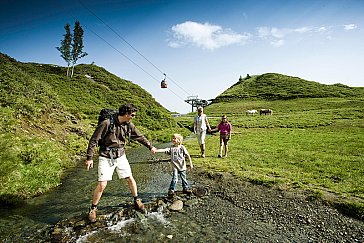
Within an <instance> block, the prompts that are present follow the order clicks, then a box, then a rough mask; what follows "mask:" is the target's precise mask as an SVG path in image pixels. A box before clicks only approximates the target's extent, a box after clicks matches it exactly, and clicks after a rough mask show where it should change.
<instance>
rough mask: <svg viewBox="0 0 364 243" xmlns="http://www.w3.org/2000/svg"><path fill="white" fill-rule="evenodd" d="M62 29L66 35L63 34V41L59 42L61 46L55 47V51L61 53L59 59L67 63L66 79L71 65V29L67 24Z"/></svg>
mask: <svg viewBox="0 0 364 243" xmlns="http://www.w3.org/2000/svg"><path fill="white" fill-rule="evenodd" d="M64 29H65V30H66V34H64V35H63V36H64V39H63V40H62V41H61V46H60V47H56V48H57V50H58V51H59V52H60V53H61V57H62V58H63V59H64V60H65V61H66V63H67V78H68V76H69V69H70V64H71V42H72V34H71V27H70V25H69V24H68V23H67V24H66V25H65V26H64Z"/></svg>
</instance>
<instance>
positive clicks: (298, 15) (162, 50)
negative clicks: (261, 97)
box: [0, 0, 364, 113]
mask: <svg viewBox="0 0 364 243" xmlns="http://www.w3.org/2000/svg"><path fill="white" fill-rule="evenodd" d="M363 13H364V0H324V1H320V0H305V1H301V0H299V1H295V0H266V1H263V0H261V1H259V0H254V1H244V0H240V1H238V0H236V1H233V0H224V1H221V0H210V1H207V0H178V1H177V0H171V1H167V0H150V1H137V0H134V1H130V0H104V1H101V0H87V1H86V0H72V1H71V0H62V1H59V0H47V1H39V0H33V1H17V0H5V1H4V0H2V1H1V8H0V18H1V21H0V52H2V53H5V54H7V55H9V56H11V57H13V58H15V59H17V60H18V61H21V62H38V63H48V64H57V65H62V66H65V65H66V64H65V62H64V60H63V59H62V58H61V57H60V55H59V52H58V51H57V50H56V48H55V47H57V46H59V45H60V41H61V40H62V39H63V34H64V33H65V31H64V25H65V24H66V23H69V24H70V25H71V27H72V28H73V26H74V22H75V20H79V21H80V22H81V25H82V27H83V28H84V31H85V34H84V45H85V48H84V50H85V51H86V52H87V53H88V56H86V57H84V58H82V59H80V60H79V63H92V62H94V63H95V64H96V65H98V66H101V67H104V68H105V69H106V70H108V71H110V72H111V73H113V74H115V75H117V76H119V77H121V78H124V79H127V80H130V81H132V82H134V83H136V84H138V85H139V86H141V87H142V88H144V89H145V90H146V91H148V92H149V93H151V94H152V95H153V97H154V98H155V99H156V100H157V101H158V102H159V103H161V104H162V105H163V106H164V107H166V108H167V109H168V110H170V111H177V112H181V113H186V112H190V111H191V107H190V105H188V104H187V103H185V102H184V100H185V99H186V98H187V97H188V96H191V95H198V97H199V98H201V99H211V98H215V97H216V96H217V95H219V94H220V93H222V92H223V91H224V90H226V89H227V88H229V87H230V86H231V85H233V84H235V83H236V82H237V81H238V79H239V76H240V75H241V76H243V77H244V76H245V75H246V74H247V73H249V74H250V75H255V74H263V73H267V72H275V73H281V74H286V75H291V76H296V77H300V78H303V79H307V80H311V81H317V82H320V83H323V84H335V83H342V84H346V85H348V86H352V87H359V86H360V87H363V86H364V44H363V43H364V14H363ZM124 40H125V41H126V42H125V41H124ZM136 50H137V51H136ZM163 73H166V74H167V79H168V85H169V86H168V89H161V88H160V81H161V80H162V79H163V78H164V76H163Z"/></svg>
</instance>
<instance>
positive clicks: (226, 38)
mask: <svg viewBox="0 0 364 243" xmlns="http://www.w3.org/2000/svg"><path fill="white" fill-rule="evenodd" d="M171 31H172V39H170V40H168V45H169V46H170V47H173V48H178V47H182V46H187V45H193V46H197V47H201V48H203V49H209V50H214V49H217V48H220V47H223V46H228V45H233V44H245V43H246V42H247V41H248V40H249V39H250V34H246V33H245V34H244V35H242V34H238V33H235V32H233V31H232V30H230V29H223V28H222V27H221V26H218V25H212V24H209V23H204V24H201V23H197V22H192V21H186V22H184V23H181V24H177V25H174V26H173V27H172V28H171Z"/></svg>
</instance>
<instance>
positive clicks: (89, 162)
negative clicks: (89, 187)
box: [86, 160, 94, 171]
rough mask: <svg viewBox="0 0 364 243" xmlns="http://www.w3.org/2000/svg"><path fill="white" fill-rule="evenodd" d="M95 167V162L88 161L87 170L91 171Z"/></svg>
mask: <svg viewBox="0 0 364 243" xmlns="http://www.w3.org/2000/svg"><path fill="white" fill-rule="evenodd" d="M93 167H94V162H93V161H92V160H86V170H87V171H89V170H90V168H93Z"/></svg>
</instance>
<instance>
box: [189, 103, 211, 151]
mask: <svg viewBox="0 0 364 243" xmlns="http://www.w3.org/2000/svg"><path fill="white" fill-rule="evenodd" d="M193 128H194V132H195V134H197V140H198V144H199V145H200V149H201V157H202V158H205V137H206V130H207V128H208V129H209V131H211V127H210V124H209V121H208V120H207V116H206V115H205V114H203V108H202V107H201V106H200V107H198V108H197V115H196V116H195V119H194V126H193Z"/></svg>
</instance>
